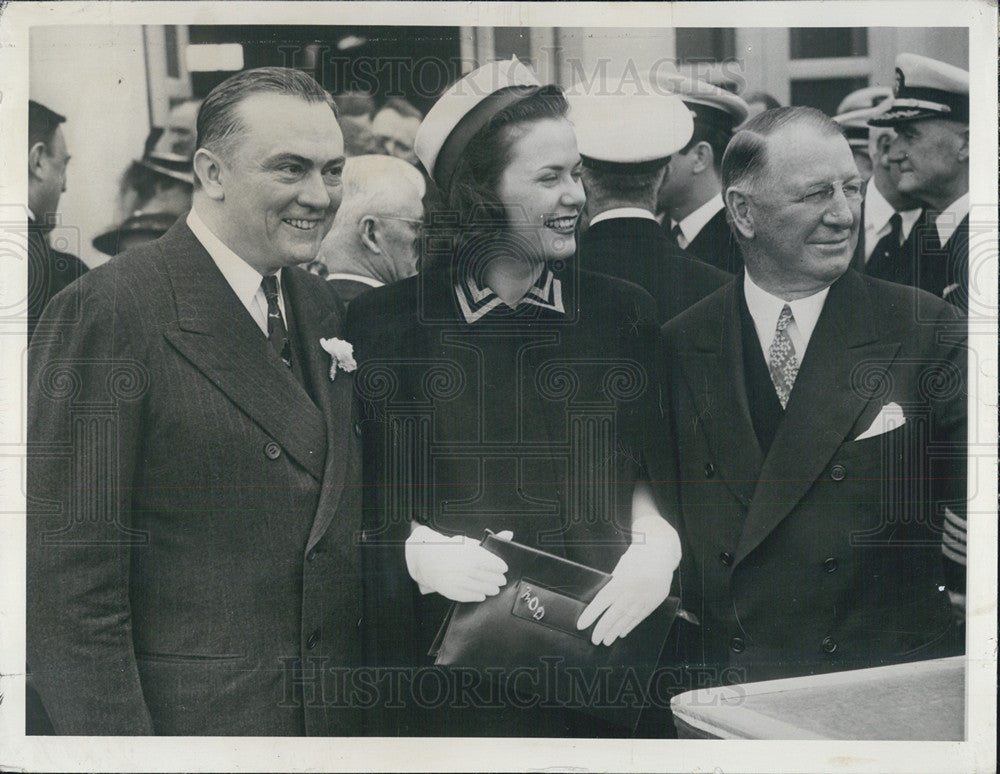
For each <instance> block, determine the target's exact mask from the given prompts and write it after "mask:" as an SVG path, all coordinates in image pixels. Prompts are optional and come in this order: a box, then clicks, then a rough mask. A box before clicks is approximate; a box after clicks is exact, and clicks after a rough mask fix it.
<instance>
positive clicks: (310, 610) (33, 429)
mask: <svg viewBox="0 0 1000 774" xmlns="http://www.w3.org/2000/svg"><path fill="white" fill-rule="evenodd" d="M343 164H344V158H343V138H342V136H341V132H340V128H339V127H338V125H337V120H336V116H335V113H334V109H333V104H332V102H331V101H330V100H329V98H328V95H327V94H326V92H324V91H323V89H322V88H321V87H320V85H319V84H318V83H316V82H315V81H314V80H313V79H312V78H310V77H308V76H306V75H303V74H302V73H299V72H297V71H293V70H288V69H284V68H265V69H260V70H249V71H246V72H241V73H238V74H237V75H234V76H233V77H231V78H229V79H228V80H226V81H225V82H223V83H222V84H221V85H219V86H218V87H217V88H216V89H214V90H213V91H212V92H211V94H209V96H208V98H207V99H206V100H205V102H204V104H203V105H202V107H201V110H200V113H199V116H198V140H197V151H196V153H195V157H194V169H195V174H196V177H197V185H196V190H195V193H194V204H193V208H192V210H191V212H190V214H189V215H188V216H187V218H186V219H183V220H181V221H179V222H178V223H176V224H175V225H174V226H173V227H172V228H171V229H170V230H169V231H168V232H167V233H166V234H165V235H164V236H163V237H161V238H160V239H159V240H157V241H156V242H152V243H150V244H148V245H143V246H141V247H138V248H136V249H134V250H131V251H128V252H127V253H125V254H123V255H121V256H119V257H117V258H114V259H112V260H111V261H109V262H108V263H107V264H106V265H104V266H102V267H100V269H98V270H95V271H92V272H90V273H88V274H87V275H86V277H85V278H84V280H85V281H81V282H77V283H76V284H75V285H74V286H73V287H72V288H70V289H69V290H67V291H66V292H64V293H61V294H60V295H59V296H58V297H57V298H56V299H54V300H53V302H52V303H51V304H50V305H49V308H48V310H47V311H46V313H45V315H44V316H43V318H42V321H41V323H40V325H44V324H46V323H47V322H48V323H52V322H58V321H61V320H64V319H67V318H68V317H71V316H74V315H77V314H79V317H80V321H79V323H78V324H77V325H75V326H74V327H73V328H72V329H71V330H70V331H69V332H67V333H66V334H65V335H64V336H63V337H61V338H58V339H57V338H51V339H46V340H45V341H41V342H39V337H37V336H36V338H35V346H33V347H32V349H31V351H30V353H29V382H28V439H29V458H28V475H27V484H28V517H27V524H28V529H27V554H28V560H27V573H28V578H27V620H28V627H27V651H28V660H29V662H30V663H31V666H32V668H33V670H34V672H35V678H36V680H37V684H38V686H39V691H40V693H41V696H42V699H43V701H44V702H45V705H46V707H47V709H48V710H49V713H50V714H51V716H52V720H53V723H54V725H55V730H56V732H57V733H61V734H83V735H87V734H182V735H189V734H209V735H267V736H272V735H302V734H351V733H357V732H358V731H359V730H360V722H359V717H358V714H357V712H356V711H354V710H352V709H351V708H349V707H343V706H342V705H337V702H336V696H334V695H333V693H332V692H331V691H330V690H329V687H330V685H329V680H332V679H333V677H331V668H332V667H335V666H350V665H352V664H356V663H358V662H359V661H360V659H361V631H360V622H361V618H362V600H361V586H360V581H359V571H360V567H359V564H360V560H359V554H358V537H357V535H358V531H359V527H360V488H359V487H358V486H357V483H358V482H359V480H360V476H359V473H360V448H359V442H358V439H357V437H356V435H355V433H354V430H353V427H354V425H353V423H352V421H351V419H352V383H351V382H352V379H351V374H350V373H349V371H350V370H352V367H353V361H352V360H351V359H350V358H349V357H341V358H339V359H338V358H334V359H333V362H332V363H331V355H328V354H327V352H326V351H324V347H323V346H322V345H321V342H322V340H323V339H327V340H330V339H335V337H337V336H338V335H339V333H340V321H341V310H340V305H339V302H338V300H337V298H336V295H335V294H334V292H333V290H332V288H330V287H329V285H327V284H326V283H325V282H323V281H322V280H321V279H319V278H317V277H314V276H312V275H309V274H307V273H306V272H304V271H302V270H300V269H298V268H295V266H296V264H301V263H304V262H307V261H309V260H311V259H312V258H313V257H315V255H316V253H317V250H318V249H319V245H320V242H321V240H322V239H323V237H324V235H325V234H326V232H327V230H328V229H329V228H330V225H331V223H332V221H333V217H334V213H335V211H336V208H337V205H338V203H339V201H340V196H341V193H340V178H341V171H342V168H343ZM328 343H329V342H328ZM334 343H336V342H334ZM338 351H340V352H341V353H343V347H340V348H338ZM331 366H333V367H331Z"/></svg>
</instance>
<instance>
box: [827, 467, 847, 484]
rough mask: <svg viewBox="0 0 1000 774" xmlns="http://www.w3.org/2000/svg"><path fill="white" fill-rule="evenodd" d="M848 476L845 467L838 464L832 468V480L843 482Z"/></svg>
mask: <svg viewBox="0 0 1000 774" xmlns="http://www.w3.org/2000/svg"><path fill="white" fill-rule="evenodd" d="M846 476H847V468H845V467H844V466H843V465H841V464H839V463H838V464H837V465H834V466H833V467H832V468H830V478H832V479H833V480H834V481H843V480H844V478H845V477H846Z"/></svg>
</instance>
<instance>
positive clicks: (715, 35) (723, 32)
mask: <svg viewBox="0 0 1000 774" xmlns="http://www.w3.org/2000/svg"><path fill="white" fill-rule="evenodd" d="M676 41H677V62H678V63H679V64H694V63H697V62H721V61H723V60H726V59H733V58H735V56H736V30H735V29H732V28H729V29H716V28H712V27H697V28H684V29H678V30H677V37H676Z"/></svg>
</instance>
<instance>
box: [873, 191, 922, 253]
mask: <svg viewBox="0 0 1000 774" xmlns="http://www.w3.org/2000/svg"><path fill="white" fill-rule="evenodd" d="M921 211H922V210H921V209H920V208H919V207H915V208H914V209H912V210H899V211H898V212H899V217H900V219H901V220H902V221H903V222H902V233H901V234H900V239H901V240H902V241H901V243H902V242H905V241H906V240H907V239H908V238H909V236H910V232H911V231H912V230H913V226H914V225H915V224H916V222H917V221H918V220H919V219H920V213H921ZM896 212H897V210H896V209H894V208H893V206H892V205H891V204H889V202H888V201H886V198H885V197H884V196H883V195H882V192H881V191H880V190H878V187H877V186H876V185H875V182H874V181H871V182H869V183H868V189H867V191H866V192H865V260H867V259H868V258H869V257H871V254H872V251H873V250H874V249H875V244H876V243H877V242H878V240H879V238H880V237H881V235H882V234H883V233H885V234H888V233H889V219H890V218H891V217H892V216H893V215H894V214H895V213H896Z"/></svg>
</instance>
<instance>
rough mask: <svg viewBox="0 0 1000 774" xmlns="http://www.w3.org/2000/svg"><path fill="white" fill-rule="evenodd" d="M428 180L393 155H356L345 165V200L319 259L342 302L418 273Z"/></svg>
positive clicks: (321, 249) (322, 246)
mask: <svg viewBox="0 0 1000 774" xmlns="http://www.w3.org/2000/svg"><path fill="white" fill-rule="evenodd" d="M424 192H425V183H424V177H423V175H421V174H420V172H418V171H417V169H416V167H414V166H413V165H411V164H408V163H407V162H405V161H403V160H402V159H397V158H393V157H392V156H371V155H369V156H355V157H353V158H349V159H348V160H347V162H346V163H345V165H344V199H343V202H342V203H341V205H340V209H339V210H338V211H337V217H336V218H335V219H334V221H333V228H331V229H330V233H329V234H328V235H327V236H326V238H325V239H324V240H323V244H322V245H321V246H320V251H319V256H318V260H320V261H322V262H323V263H324V265H325V266H326V269H327V275H326V278H327V280H328V281H329V282H330V284H331V285H332V286H333V288H334V289H335V290H336V291H337V295H338V296H340V299H341V301H343V302H344V303H345V304H347V303H350V302H351V301H353V300H354V298H356V297H357V296H359V295H360V294H361V293H364V292H365V291H366V290H370V289H371V288H377V287H381V286H382V285H388V284H390V283H392V282H396V281H398V280H401V279H406V278H407V277H412V276H413V275H414V274H416V273H417V257H418V255H419V250H420V234H421V226H422V224H423V218H424V208H423V203H422V199H423V196H424Z"/></svg>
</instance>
